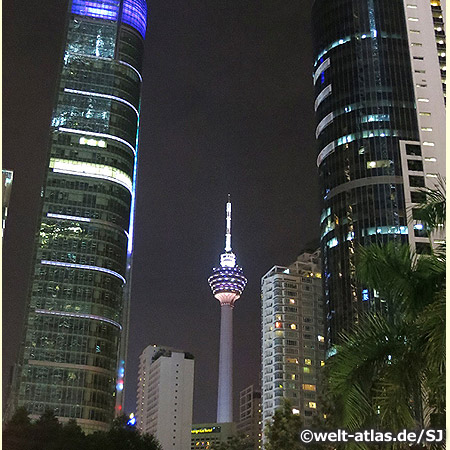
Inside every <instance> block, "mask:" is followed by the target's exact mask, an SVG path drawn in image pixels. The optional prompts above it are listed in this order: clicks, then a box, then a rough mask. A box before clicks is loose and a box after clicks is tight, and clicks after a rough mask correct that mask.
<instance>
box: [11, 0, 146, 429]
mask: <svg viewBox="0 0 450 450" xmlns="http://www.w3.org/2000/svg"><path fill="white" fill-rule="evenodd" d="M146 20H147V6H146V3H145V0H89V1H88V0H72V1H71V2H69V12H68V15H67V25H66V29H67V36H66V39H65V44H64V53H63V57H62V62H61V70H60V76H59V85H58V89H57V96H56V102H55V107H54V111H53V117H52V122H51V128H50V141H51V143H50V148H49V151H48V154H47V155H46V157H47V158H48V170H47V172H46V175H45V180H44V185H43V189H42V191H41V192H42V194H41V197H42V213H41V215H40V218H39V225H38V231H37V235H36V247H35V255H34V270H33V273H32V280H31V288H30V294H29V298H28V302H27V308H26V313H25V314H26V317H25V331H24V337H23V341H22V346H21V350H20V354H19V359H18V366H17V374H18V376H17V378H16V382H15V389H14V392H15V396H14V399H13V405H14V406H13V408H14V407H17V406H26V408H27V410H28V412H29V413H30V415H31V417H32V418H35V417H38V416H39V415H40V414H42V413H43V412H44V411H45V410H46V409H50V410H52V411H53V412H54V413H55V415H56V416H57V417H58V418H59V419H60V420H62V421H64V420H68V419H71V418H73V419H76V420H77V422H78V424H79V425H80V426H81V427H82V428H83V429H84V430H85V431H95V430H105V429H108V427H109V425H110V423H111V421H112V420H113V418H114V415H115V409H116V412H120V410H121V408H122V401H123V380H124V364H125V359H126V344H127V326H128V314H129V312H128V311H129V288H130V281H131V279H130V276H131V273H130V272H131V255H132V244H133V220H134V202H135V186H136V169H137V152H138V128H139V111H140V90H141V83H142V77H141V75H140V71H141V67H142V57H143V48H144V38H145V31H146ZM43 157H45V156H43Z"/></svg>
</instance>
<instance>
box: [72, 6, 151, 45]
mask: <svg viewBox="0 0 450 450" xmlns="http://www.w3.org/2000/svg"><path fill="white" fill-rule="evenodd" d="M120 6H121V5H120V0H73V1H72V13H73V14H78V15H80V16H88V17H96V18H97V19H106V20H112V21H117V20H118V18H119V16H120V20H121V22H123V23H126V24H127V25H130V26H131V27H133V28H134V29H135V30H137V31H138V32H139V33H140V34H141V36H142V37H143V38H145V29H146V27H147V3H146V2H145V0H124V1H123V5H122V11H121V10H120Z"/></svg>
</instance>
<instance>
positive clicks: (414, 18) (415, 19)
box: [408, 17, 419, 22]
mask: <svg viewBox="0 0 450 450" xmlns="http://www.w3.org/2000/svg"><path fill="white" fill-rule="evenodd" d="M408 20H409V21H410V22H418V21H419V19H418V18H417V17H408Z"/></svg>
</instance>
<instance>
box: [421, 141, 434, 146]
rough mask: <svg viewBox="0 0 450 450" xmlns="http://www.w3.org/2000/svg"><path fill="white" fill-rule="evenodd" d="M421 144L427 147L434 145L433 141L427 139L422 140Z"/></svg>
mask: <svg viewBox="0 0 450 450" xmlns="http://www.w3.org/2000/svg"><path fill="white" fill-rule="evenodd" d="M422 144H423V145H426V146H428V147H434V142H428V141H424V142H422Z"/></svg>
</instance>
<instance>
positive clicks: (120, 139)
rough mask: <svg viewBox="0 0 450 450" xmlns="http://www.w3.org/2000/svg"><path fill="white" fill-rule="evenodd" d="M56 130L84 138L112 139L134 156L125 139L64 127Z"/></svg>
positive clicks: (134, 151) (133, 149)
mask: <svg viewBox="0 0 450 450" xmlns="http://www.w3.org/2000/svg"><path fill="white" fill-rule="evenodd" d="M58 130H59V131H64V132H66V133H74V134H82V135H84V136H95V137H102V138H106V139H112V140H114V141H117V142H121V143H122V144H125V145H126V146H127V147H129V148H130V149H131V150H132V151H133V153H134V154H135V153H136V150H135V148H134V147H133V146H132V145H131V144H130V143H129V142H127V141H126V140H125V139H122V138H120V137H117V136H114V135H112V134H106V133H94V132H93V131H83V130H75V129H73V128H64V127H59V128H58Z"/></svg>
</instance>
